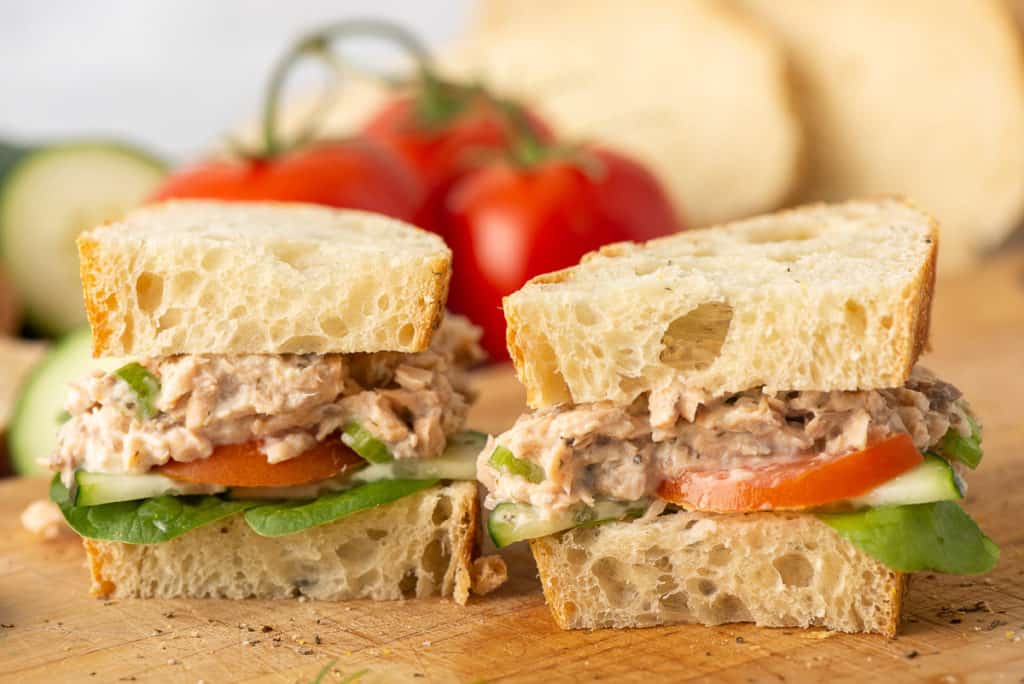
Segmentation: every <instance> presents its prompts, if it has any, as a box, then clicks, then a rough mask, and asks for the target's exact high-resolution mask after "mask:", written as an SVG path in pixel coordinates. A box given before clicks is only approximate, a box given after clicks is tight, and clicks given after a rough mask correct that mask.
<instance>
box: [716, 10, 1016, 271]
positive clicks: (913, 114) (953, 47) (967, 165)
mask: <svg viewBox="0 0 1024 684" xmlns="http://www.w3.org/2000/svg"><path fill="white" fill-rule="evenodd" d="M734 2H735V3H736V5H737V7H738V8H742V9H743V10H746V11H747V12H748V13H749V16H750V17H751V18H754V19H755V20H757V21H759V22H761V24H762V25H763V26H764V27H765V28H766V29H768V30H769V31H771V32H772V34H773V35H774V36H776V37H777V38H778V39H779V40H781V42H782V43H783V45H784V46H785V47H786V49H787V53H788V55H789V57H790V63H791V65H792V69H793V75H794V78H795V80H796V82H797V83H798V84H799V88H797V90H796V92H797V95H798V105H799V107H800V110H801V112H802V113H803V114H804V115H805V121H806V123H807V135H808V140H809V143H810V144H809V145H808V147H807V150H808V157H809V158H808V164H809V168H808V173H807V176H806V179H807V187H806V188H805V191H804V193H803V195H802V196H803V198H804V199H806V200H810V201H821V200H824V201H833V200H843V199H847V198H850V197H862V196H864V195H871V194H876V193H899V194H902V195H906V196H907V197H910V198H911V199H913V200H914V202H916V203H917V204H918V205H919V206H921V207H924V208H925V209H927V210H928V211H929V212H931V213H932V214H934V215H935V217H936V218H937V219H938V220H939V222H940V223H941V224H942V244H943V249H942V255H941V257H940V259H939V271H940V273H942V272H953V271H955V270H958V269H961V268H963V267H965V266H967V265H969V264H970V263H971V262H972V261H973V260H975V259H977V257H978V256H980V255H981V254H982V253H983V252H984V251H986V250H988V249H990V248H992V247H994V246H997V245H998V244H999V243H1000V242H1001V241H1002V240H1003V239H1004V238H1006V237H1007V236H1008V235H1009V234H1010V233H1011V232H1012V231H1013V229H1014V228H1016V227H1017V225H1019V223H1020V222H1021V220H1022V219H1024V51H1022V49H1021V40H1020V36H1019V34H1018V32H1017V29H1016V27H1015V26H1014V23H1013V19H1012V16H1011V13H1010V12H1009V10H1008V8H1007V6H1006V4H1005V3H1004V2H1003V1H1002V0H900V1H899V2H892V0H830V1H829V2H821V0H784V1H782V2H780V1H779V0H734Z"/></svg>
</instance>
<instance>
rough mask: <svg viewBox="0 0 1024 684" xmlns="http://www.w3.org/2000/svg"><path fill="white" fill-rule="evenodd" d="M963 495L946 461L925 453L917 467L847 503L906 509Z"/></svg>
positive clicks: (961, 485) (867, 506) (954, 473)
mask: <svg viewBox="0 0 1024 684" xmlns="http://www.w3.org/2000/svg"><path fill="white" fill-rule="evenodd" d="M965 493H966V486H965V485H964V482H963V480H961V479H960V477H959V476H958V475H957V474H956V471H955V470H953V467H952V466H951V465H949V463H948V462H947V461H946V460H945V459H943V458H939V457H938V456H933V455H931V454H925V457H924V462H923V463H921V464H920V465H919V466H917V467H915V468H912V469H911V470H909V471H907V472H905V473H903V474H902V475H900V476H899V477H895V478H893V479H891V480H889V481H888V482H886V483H885V484H883V485H880V486H878V487H876V488H874V489H873V490H871V491H870V492H868V493H867V494H865V495H864V496H860V497H857V498H856V499H851V500H850V502H851V503H853V504H854V505H855V506H857V507H858V508H860V507H864V508H875V507H878V506H909V505H911V504H922V503H931V502H933V501H955V500H956V499H962V498H963V496H964V494H965Z"/></svg>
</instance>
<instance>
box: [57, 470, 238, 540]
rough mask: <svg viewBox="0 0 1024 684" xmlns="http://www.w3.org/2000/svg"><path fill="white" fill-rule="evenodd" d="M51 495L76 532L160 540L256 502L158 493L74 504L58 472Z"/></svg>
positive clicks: (99, 535) (131, 538)
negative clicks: (136, 498) (155, 494)
mask: <svg viewBox="0 0 1024 684" xmlns="http://www.w3.org/2000/svg"><path fill="white" fill-rule="evenodd" d="M50 499H51V500H52V501H53V502H54V503H56V504H57V505H58V506H59V507H60V510H61V512H62V513H63V514H64V519H65V520H67V521H68V525H70V526H71V529H73V530H74V531H75V532H77V533H78V534H80V535H82V536H83V537H88V538H89V539H104V540H108V541H119V542H125V543H126V544H159V543H160V542H165V541H169V540H171V539H174V538H175V537H178V536H180V535H182V534H185V533H186V532H188V531H189V530H194V529H195V528H197V527H201V526H203V525H207V524H209V523H212V522H216V521H217V520H221V519H222V518H226V517H228V516H231V515H235V514H236V513H241V512H242V511H244V510H245V509H247V508H250V507H252V506H254V505H256V504H254V503H253V502H251V501H225V500H224V499H221V498H220V497H217V496H158V497H155V498H152V499H140V500H136V501H117V502H114V503H107V504H100V505H98V506H76V505H75V504H74V503H73V502H72V499H71V494H70V492H69V491H68V488H67V487H65V486H64V483H63V482H61V481H60V475H55V476H54V478H53V482H52V483H51V484H50Z"/></svg>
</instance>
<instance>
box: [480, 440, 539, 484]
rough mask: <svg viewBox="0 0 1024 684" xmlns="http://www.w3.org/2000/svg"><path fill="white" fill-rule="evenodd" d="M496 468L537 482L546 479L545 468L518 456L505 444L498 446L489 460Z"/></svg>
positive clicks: (534, 482)
mask: <svg viewBox="0 0 1024 684" xmlns="http://www.w3.org/2000/svg"><path fill="white" fill-rule="evenodd" d="M488 463H490V464H491V466H493V467H494V468H497V469H498V470H502V471H504V472H506V473H508V474H509V475H518V476H519V477H522V478H525V479H526V480H527V481H528V482H532V483H533V484H537V483H538V482H543V481H544V469H543V468H541V467H540V466H539V465H537V464H536V463H534V462H533V461H527V460H526V459H523V458H516V457H515V456H513V455H512V452H511V451H509V450H508V449H506V448H505V447H503V446H500V447H497V448H496V449H495V450H494V453H492V454H491V458H490V460H489V461H488Z"/></svg>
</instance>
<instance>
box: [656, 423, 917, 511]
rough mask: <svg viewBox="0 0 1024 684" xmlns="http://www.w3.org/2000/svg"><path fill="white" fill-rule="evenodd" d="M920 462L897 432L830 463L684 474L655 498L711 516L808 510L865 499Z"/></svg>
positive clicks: (905, 436) (904, 436) (805, 462)
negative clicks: (867, 495) (738, 471)
mask: <svg viewBox="0 0 1024 684" xmlns="http://www.w3.org/2000/svg"><path fill="white" fill-rule="evenodd" d="M923 460H924V456H922V455H921V452H919V451H918V450H917V448H916V447H915V446H914V442H913V440H912V439H911V438H910V435H908V434H906V433H900V434H898V435H896V436H894V437H890V438H889V439H887V440H885V441H883V442H879V443H878V444H875V445H872V446H869V447H868V448H867V449H864V450H862V451H856V452H854V453H852V454H848V455H846V456H841V457H839V458H834V459H830V460H821V459H818V458H809V459H806V460H803V461H796V462H792V461H790V462H787V463H781V464H773V465H767V466H762V467H758V468H740V469H738V470H740V471H741V472H740V473H739V475H740V477H737V476H736V473H735V471H733V470H729V469H723V470H701V471H690V472H686V473H683V475H682V476H680V477H679V478H677V479H674V480H666V481H665V482H663V483H662V484H661V487H660V488H659V489H658V496H660V497H661V498H663V499H665V500H666V501H669V502H671V503H674V504H677V505H680V506H683V507H684V508H687V509H690V510H696V511H706V512H713V513H742V512H746V511H764V510H784V509H801V508H813V507H815V506H822V505H824V504H827V503H832V502H834V501H841V500H843V499H852V498H854V497H857V496H860V495H862V494H866V493H867V492H869V491H871V490H872V489H874V488H875V487H877V486H879V485H881V484H884V483H885V482H888V481H889V480H891V479H892V478H894V477H896V476H897V475H901V474H902V473H904V472H906V471H908V470H910V469H911V468H913V467H914V466H916V465H918V464H920V463H921V462H922V461H923Z"/></svg>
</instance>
